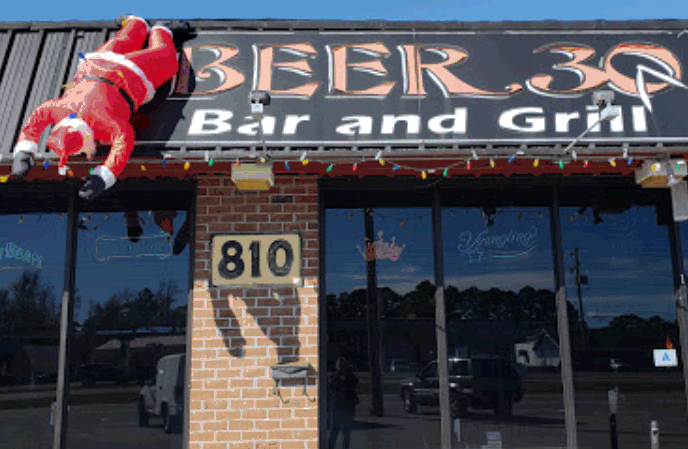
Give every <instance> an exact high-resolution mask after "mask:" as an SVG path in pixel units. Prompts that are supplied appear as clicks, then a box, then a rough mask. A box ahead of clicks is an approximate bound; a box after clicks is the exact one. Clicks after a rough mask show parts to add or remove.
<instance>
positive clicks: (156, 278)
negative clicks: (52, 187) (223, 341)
mask: <svg viewBox="0 0 688 449" xmlns="http://www.w3.org/2000/svg"><path fill="white" fill-rule="evenodd" d="M140 216H141V218H143V220H144V221H145V224H144V223H142V228H143V231H144V235H143V237H142V239H141V240H139V242H138V243H131V242H130V241H129V240H128V238H127V227H126V223H125V220H124V213H123V212H117V213H110V214H104V213H98V214H80V215H79V218H80V219H82V218H83V226H84V227H85V228H86V229H80V230H79V231H78V248H77V271H76V285H77V293H78V294H79V295H81V297H82V300H83V302H82V304H81V307H80V308H79V310H75V319H76V320H77V321H78V322H80V323H83V321H84V320H85V319H86V318H87V316H88V310H89V303H90V302H91V301H93V302H100V303H104V302H106V301H107V300H108V299H109V298H110V296H111V295H112V294H114V293H116V292H119V291H121V290H124V289H125V288H129V289H131V290H132V291H134V292H138V291H139V290H141V289H143V288H145V287H148V288H150V289H151V290H153V291H156V290H157V289H158V286H159V283H160V282H161V281H169V280H176V281H177V285H178V286H179V288H180V289H181V290H182V293H180V294H178V295H177V298H176V302H175V303H174V304H173V307H178V306H180V305H183V304H186V302H187V297H186V296H187V295H186V291H188V278H189V249H188V248H189V247H188V246H187V247H186V248H185V249H184V251H183V252H182V253H181V254H180V255H177V256H174V255H172V254H171V245H172V243H173V239H172V240H170V241H169V242H168V241H167V239H166V238H165V236H164V233H163V231H162V230H161V229H160V228H159V227H157V226H156V225H155V224H154V223H153V220H152V217H150V216H149V215H148V213H147V212H142V213H141V214H140ZM89 217H90V221H89V220H88V219H89ZM106 217H107V219H106ZM185 217H186V212H184V211H180V212H179V213H178V215H177V217H176V219H175V220H174V228H175V229H174V230H175V235H176V232H177V230H178V229H179V228H180V227H181V225H182V223H183V222H184V219H185ZM0 224H1V225H2V228H3V230H4V232H3V234H4V235H3V239H2V240H0V249H2V252H3V258H2V259H0V287H3V288H7V287H9V285H11V284H12V282H14V281H15V280H16V279H18V278H19V276H20V275H21V273H22V271H23V270H24V269H39V270H40V271H41V279H42V281H43V282H47V283H50V284H52V286H53V287H54V289H55V290H54V291H55V295H56V297H57V300H58V303H59V302H60V299H61V297H62V288H63V281H64V264H65V250H66V246H65V245H66V243H65V236H66V227H67V217H66V214H65V215H64V217H63V218H61V217H60V214H27V215H23V216H20V215H4V216H1V217H0ZM8 244H11V245H14V247H15V248H21V249H22V251H23V252H24V253H26V251H29V252H30V254H31V256H33V255H34V254H36V255H38V256H40V262H41V268H37V266H36V264H35V263H34V260H33V257H32V261H31V263H29V262H27V261H26V260H25V259H22V260H20V259H19V258H14V257H10V258H8V257H6V255H7V251H6V250H7V249H8V248H11V247H12V246H11V245H9V246H8ZM14 252H15V253H17V252H18V251H14Z"/></svg>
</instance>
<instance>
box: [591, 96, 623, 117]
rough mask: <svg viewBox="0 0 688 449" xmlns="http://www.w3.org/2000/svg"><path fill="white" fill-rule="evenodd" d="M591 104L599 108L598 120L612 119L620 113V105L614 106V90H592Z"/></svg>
mask: <svg viewBox="0 0 688 449" xmlns="http://www.w3.org/2000/svg"><path fill="white" fill-rule="evenodd" d="M592 104H593V105H595V106H597V107H598V108H600V110H601V113H600V120H603V121H604V120H613V119H615V118H617V117H619V116H620V115H621V106H614V92H612V91H611V90H600V91H597V92H593V94H592Z"/></svg>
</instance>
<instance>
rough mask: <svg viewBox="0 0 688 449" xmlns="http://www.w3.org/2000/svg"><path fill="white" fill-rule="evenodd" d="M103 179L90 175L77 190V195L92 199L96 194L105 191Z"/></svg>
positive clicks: (87, 199) (88, 199)
mask: <svg viewBox="0 0 688 449" xmlns="http://www.w3.org/2000/svg"><path fill="white" fill-rule="evenodd" d="M105 190H106V189H105V181H103V178H101V177H100V176H96V175H90V176H89V177H88V178H86V182H85V183H84V185H83V186H82V187H81V190H79V196H80V197H81V198H83V199H85V200H86V201H93V200H94V199H95V198H96V197H97V196H98V195H100V194H101V193H103V192H104V191H105Z"/></svg>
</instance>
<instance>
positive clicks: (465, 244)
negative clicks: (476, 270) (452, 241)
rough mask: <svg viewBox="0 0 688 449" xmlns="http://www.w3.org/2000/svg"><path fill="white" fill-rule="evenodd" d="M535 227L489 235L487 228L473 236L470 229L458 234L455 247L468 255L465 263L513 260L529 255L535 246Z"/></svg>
mask: <svg viewBox="0 0 688 449" xmlns="http://www.w3.org/2000/svg"><path fill="white" fill-rule="evenodd" d="M536 236H537V227H535V226H531V227H530V228H528V230H527V231H525V232H517V231H514V230H511V231H509V232H508V233H504V234H494V235H490V231H489V230H485V231H482V232H480V233H479V234H478V235H476V236H475V238H473V233H472V232H471V231H464V232H462V233H461V234H459V244H458V245H457V249H458V250H459V252H460V253H462V254H463V255H465V256H468V260H467V261H466V262H464V265H466V264H475V263H480V262H484V261H487V260H513V259H525V258H528V257H530V256H531V255H532V254H533V253H534V252H535V249H536V248H537V243H535V242H534V239H535V237H536Z"/></svg>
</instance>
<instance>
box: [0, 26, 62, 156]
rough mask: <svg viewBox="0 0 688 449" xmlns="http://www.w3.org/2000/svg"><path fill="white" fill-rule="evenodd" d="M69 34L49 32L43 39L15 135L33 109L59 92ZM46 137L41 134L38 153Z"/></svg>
mask: <svg viewBox="0 0 688 449" xmlns="http://www.w3.org/2000/svg"><path fill="white" fill-rule="evenodd" d="M70 34H71V33H69V32H49V33H48V34H47V36H46V37H45V41H44V43H43V48H42V51H41V56H40V60H39V63H38V69H37V70H36V74H35V76H34V77H33V80H32V81H33V82H32V83H31V89H30V92H29V101H28V102H27V104H26V108H25V109H24V115H23V117H22V120H21V122H20V123H19V124H18V128H17V130H16V131H15V134H18V132H19V129H20V128H21V127H22V126H23V124H24V123H26V120H27V119H28V118H29V115H30V114H31V112H33V110H34V109H36V107H38V106H39V105H40V104H42V103H44V102H46V101H48V100H50V99H52V98H53V97H54V96H55V93H56V92H59V91H58V90H57V88H58V87H59V84H60V79H59V76H58V75H59V73H60V69H61V68H62V66H63V65H64V64H62V60H63V59H64V58H65V56H66V54H67V44H68V41H69V37H70ZM63 71H64V69H63ZM47 136H48V132H47V131H46V132H44V133H43V136H42V137H41V140H40V141H39V148H40V149H41V150H39V153H40V152H42V148H44V145H45V141H46V139H47ZM15 137H16V136H15ZM10 144H11V145H14V139H13V140H12V142H10Z"/></svg>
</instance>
